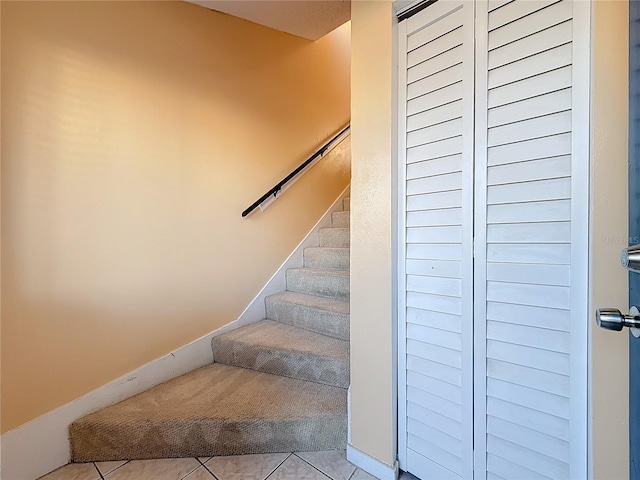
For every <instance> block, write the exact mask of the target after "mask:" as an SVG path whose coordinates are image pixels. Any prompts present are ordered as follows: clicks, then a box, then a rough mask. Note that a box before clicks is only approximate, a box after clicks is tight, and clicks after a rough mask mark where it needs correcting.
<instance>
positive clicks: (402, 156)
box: [397, 21, 407, 469]
mask: <svg viewBox="0 0 640 480" xmlns="http://www.w3.org/2000/svg"><path fill="white" fill-rule="evenodd" d="M398 39H399V40H398V83H397V85H398V165H397V168H398V172H397V175H398V206H397V209H398V210H397V212H398V231H397V235H398V238H397V240H398V258H397V265H398V271H397V275H398V276H397V282H398V290H397V291H398V302H397V305H398V312H397V313H398V315H397V318H398V463H399V467H400V468H401V469H406V464H407V294H406V288H407V280H406V261H407V260H406V258H407V243H406V242H407V234H406V232H407V221H406V219H407V171H406V169H407V147H406V143H407V142H406V138H407V22H406V21H404V22H399V23H398Z"/></svg>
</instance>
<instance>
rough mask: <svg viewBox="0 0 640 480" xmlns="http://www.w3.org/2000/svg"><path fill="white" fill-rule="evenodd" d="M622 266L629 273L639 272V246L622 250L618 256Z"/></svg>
mask: <svg viewBox="0 0 640 480" xmlns="http://www.w3.org/2000/svg"><path fill="white" fill-rule="evenodd" d="M620 262H621V263H622V266H623V267H624V268H626V269H627V270H629V271H631V272H640V245H634V246H632V247H629V248H625V249H624V250H622V253H621V254H620Z"/></svg>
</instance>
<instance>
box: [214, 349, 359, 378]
mask: <svg viewBox="0 0 640 480" xmlns="http://www.w3.org/2000/svg"><path fill="white" fill-rule="evenodd" d="M212 347H213V361H214V362H215V363H224V364H225V365H232V366H235V367H241V368H248V369H251V370H257V371H259V372H264V373H271V374H273V375H280V376H283V377H289V378H297V379H300V380H308V381H311V382H316V383H322V384H324V385H331V386H333V387H340V388H347V387H348V386H349V360H348V359H344V360H341V359H336V358H328V357H321V356H318V355H311V354H309V353H306V354H301V353H300V352H294V351H284V350H276V349H270V348H265V347H262V346H259V345H250V344H246V343H239V342H234V341H231V340H228V339H226V338H224V337H215V338H214V339H213V341H212Z"/></svg>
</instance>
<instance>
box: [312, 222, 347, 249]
mask: <svg viewBox="0 0 640 480" xmlns="http://www.w3.org/2000/svg"><path fill="white" fill-rule="evenodd" d="M318 237H319V239H320V246H321V247H348V246H349V243H350V242H349V229H348V228H333V227H331V228H321V229H319V230H318Z"/></svg>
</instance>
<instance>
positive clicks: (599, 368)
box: [351, 0, 628, 479]
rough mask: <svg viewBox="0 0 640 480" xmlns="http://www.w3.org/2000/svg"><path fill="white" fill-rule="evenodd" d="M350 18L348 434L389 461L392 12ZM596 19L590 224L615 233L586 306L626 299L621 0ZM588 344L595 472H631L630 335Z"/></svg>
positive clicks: (376, 10)
mask: <svg viewBox="0 0 640 480" xmlns="http://www.w3.org/2000/svg"><path fill="white" fill-rule="evenodd" d="M351 18H352V53H353V57H352V117H353V134H352V142H353V147H352V175H353V180H352V187H351V197H352V200H351V202H352V207H351V208H352V211H353V212H354V214H353V219H352V225H353V227H352V232H351V236H352V250H351V258H352V260H351V278H352V293H351V295H352V297H351V317H352V330H351V332H352V333H351V348H352V367H351V368H352V374H351V382H352V387H351V388H352V424H351V428H352V443H353V445H354V446H355V447H356V448H359V449H360V450H362V451H364V452H365V453H368V454H369V455H371V456H373V457H375V458H377V459H378V460H380V461H383V462H385V463H387V464H390V463H391V462H392V460H393V458H392V452H393V436H394V435H395V432H392V431H391V430H392V428H391V418H392V416H393V414H394V410H393V406H392V405H391V403H390V400H391V389H392V380H391V373H390V370H391V368H392V355H391V344H392V329H391V323H390V320H391V278H392V267H391V255H392V250H391V233H390V232H391V209H392V208H393V206H392V204H391V188H392V187H391V182H392V166H391V159H392V153H391V143H392V142H391V138H390V134H391V119H392V115H393V112H392V111H391V109H392V99H391V98H389V96H388V92H389V90H390V88H391V78H390V77H389V72H390V71H391V69H392V53H391V45H392V39H391V35H392V22H391V18H392V12H391V9H390V6H389V3H388V2H386V1H382V2H366V1H357V0H356V1H354V2H353V4H352V16H351ZM593 21H594V35H593V38H594V52H593V61H594V64H593V69H594V74H593V82H594V83H593V85H592V88H593V109H594V119H593V134H594V137H593V167H594V171H593V172H594V178H593V189H594V190H593V192H594V193H593V205H592V206H593V210H592V221H593V230H594V231H596V232H613V233H612V236H613V237H614V240H613V241H609V240H606V241H605V240H604V239H603V238H602V237H603V235H602V234H601V233H599V234H594V235H593V237H592V242H591V243H592V256H593V264H592V277H593V285H592V308H591V311H592V312H593V308H597V307H599V306H613V307H618V308H620V309H623V310H624V309H626V308H627V305H626V302H627V283H626V282H627V276H626V273H625V271H624V270H623V269H622V268H620V266H619V254H620V249H621V248H623V246H624V245H622V243H625V242H626V236H627V207H626V205H627V203H626V202H627V199H626V195H627V192H626V182H627V170H626V168H627V167H626V161H627V160H626V159H627V88H628V86H627V68H628V67H627V42H628V40H627V39H628V3H627V2H625V1H616V2H608V1H602V2H600V1H598V2H594V19H593ZM615 237H618V238H622V240H621V243H618V242H616V241H615ZM589 321H590V322H593V318H590V319H589ZM592 325H593V324H592ZM592 348H593V365H592V382H593V399H592V401H593V463H594V478H596V479H624V478H628V437H627V431H628V421H627V418H628V410H627V404H626V399H627V398H628V381H627V368H626V362H627V359H628V353H627V349H628V344H627V336H626V334H620V333H611V332H605V331H603V330H599V329H594V330H593V334H592ZM612 399H616V400H614V404H615V408H611V406H612Z"/></svg>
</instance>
